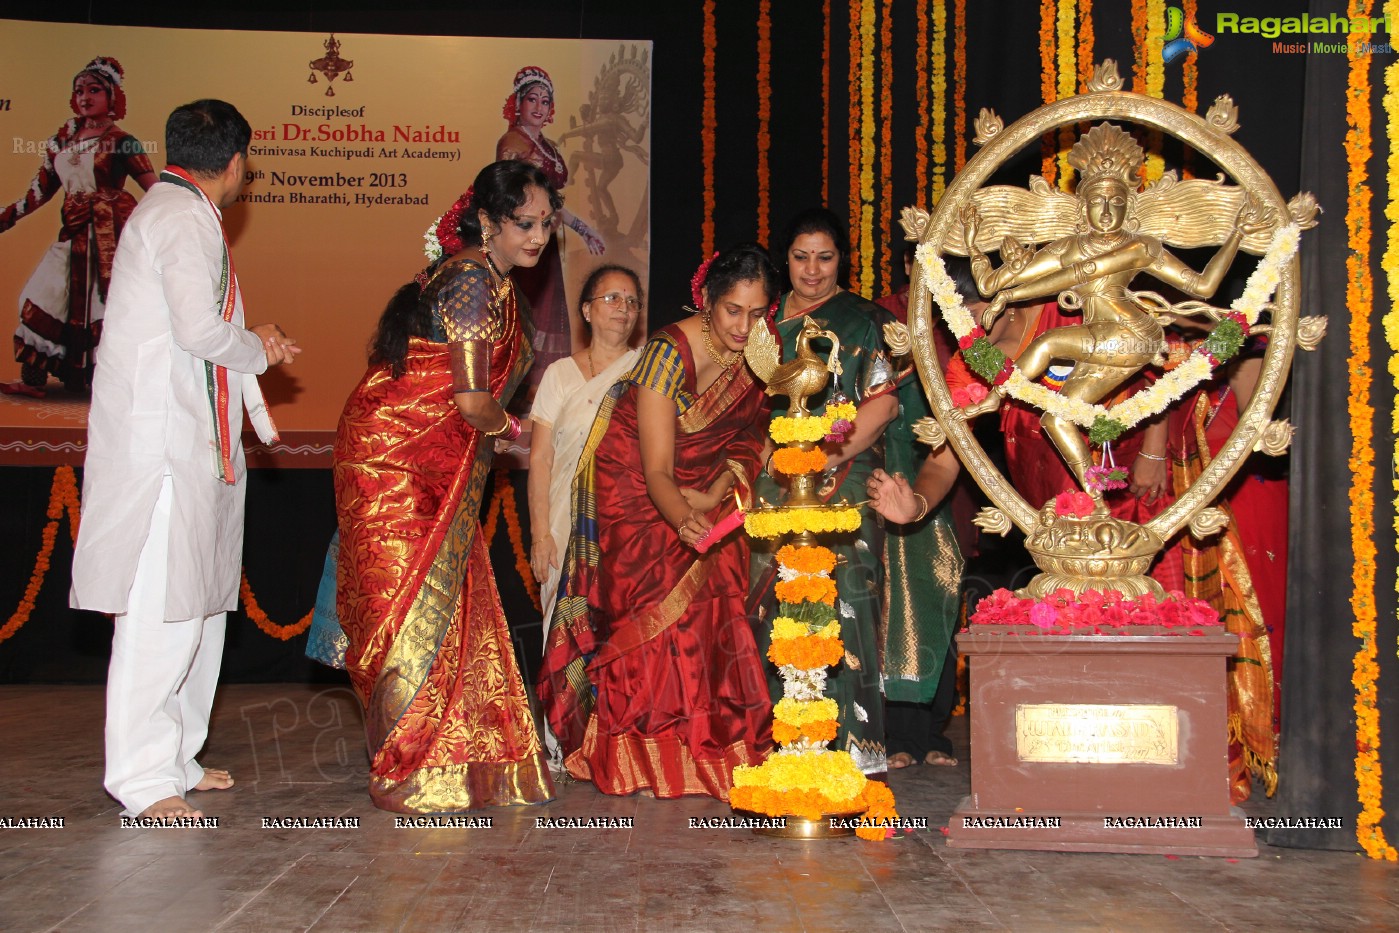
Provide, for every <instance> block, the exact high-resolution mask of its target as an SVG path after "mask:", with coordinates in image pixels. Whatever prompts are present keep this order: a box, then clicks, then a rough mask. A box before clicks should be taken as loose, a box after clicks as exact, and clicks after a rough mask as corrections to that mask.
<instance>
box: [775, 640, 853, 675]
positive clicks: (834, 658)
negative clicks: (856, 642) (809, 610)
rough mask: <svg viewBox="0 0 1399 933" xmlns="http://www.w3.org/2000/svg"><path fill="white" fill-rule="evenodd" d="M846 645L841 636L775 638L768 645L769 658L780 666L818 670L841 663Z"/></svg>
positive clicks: (802, 669)
mask: <svg viewBox="0 0 1399 933" xmlns="http://www.w3.org/2000/svg"><path fill="white" fill-rule="evenodd" d="M843 657H845V646H844V645H843V644H842V643H841V640H840V639H839V638H827V637H825V636H824V635H804V636H801V637H798V638H779V639H775V640H774V641H773V643H772V644H771V645H769V646H768V660H770V661H772V663H773V664H776V665H777V666H778V667H783V666H787V665H790V666H792V667H795V668H796V669H797V670H800V671H811V670H818V669H820V668H823V667H831V666H833V665H835V664H839V663H840V659H841V658H843Z"/></svg>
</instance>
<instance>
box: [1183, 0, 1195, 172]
mask: <svg viewBox="0 0 1399 933" xmlns="http://www.w3.org/2000/svg"><path fill="white" fill-rule="evenodd" d="M1198 7H1199V2H1198V0H1184V3H1183V4H1182V5H1181V11H1182V13H1183V14H1184V18H1185V21H1186V22H1187V23H1190V22H1194V21H1195V15H1196V14H1197V13H1198V12H1199V10H1198ZM1180 79H1181V86H1182V89H1181V95H1180V105H1181V106H1182V107H1184V108H1185V109H1186V110H1188V111H1190V112H1191V113H1197V112H1198V111H1199V109H1200V53H1199V52H1196V51H1195V50H1194V49H1191V50H1190V51H1189V52H1186V53H1185V63H1184V64H1183V65H1182V66H1181V69H1180ZM1180 177H1181V178H1194V177H1195V150H1193V149H1191V148H1190V147H1189V146H1186V147H1185V151H1184V152H1182V153H1181V158H1180Z"/></svg>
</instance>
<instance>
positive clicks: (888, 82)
mask: <svg viewBox="0 0 1399 933" xmlns="http://www.w3.org/2000/svg"><path fill="white" fill-rule="evenodd" d="M879 74H880V78H881V79H882V80H880V82H879V85H878V87H879V165H880V167H881V169H882V170H881V171H880V173H879V174H880V179H881V181H882V182H883V187H884V201H885V202H888V201H890V200H892V197H893V184H892V182H891V180H890V177H889V175H890V169H891V167H892V166H893V164H894V0H884V7H883V9H882V10H881V12H880V19H879ZM880 218H881V229H880V241H881V242H888V240H889V238H890V237H889V235H890V231H889V230H888V228H887V227H884V226H883V225H884V224H889V223H892V222H893V217H892V216H890V215H889V214H888V213H881V215H880ZM871 242H873V241H871ZM876 255H877V257H878V262H879V291H877V292H873V294H876V295H882V294H884V293H886V292H889V291H893V288H892V287H891V286H892V285H893V282H894V273H893V268H892V266H891V262H892V261H893V254H892V253H891V252H890V251H889V250H887V249H881V250H879V251H878V253H877V254H876ZM870 274H871V275H873V271H871V273H870Z"/></svg>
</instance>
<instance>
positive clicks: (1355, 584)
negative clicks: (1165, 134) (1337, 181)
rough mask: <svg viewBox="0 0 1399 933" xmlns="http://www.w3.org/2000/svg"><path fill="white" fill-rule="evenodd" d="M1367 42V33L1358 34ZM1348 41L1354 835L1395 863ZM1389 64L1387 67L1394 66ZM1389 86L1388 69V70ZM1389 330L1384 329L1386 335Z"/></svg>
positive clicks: (1353, 9)
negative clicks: (1387, 808) (1383, 719)
mask: <svg viewBox="0 0 1399 933" xmlns="http://www.w3.org/2000/svg"><path fill="white" fill-rule="evenodd" d="M1347 6H1348V8H1349V9H1348V11H1347V15H1348V16H1354V17H1360V16H1365V17H1368V16H1369V14H1370V4H1369V3H1368V2H1366V0H1351V2H1350V3H1348V4H1347ZM1355 39H1356V42H1357V43H1365V42H1367V41H1368V39H1369V35H1368V34H1366V35H1360V36H1355ZM1355 49H1356V45H1350V46H1349V51H1348V52H1347V57H1348V59H1349V74H1348V77H1347V82H1346V124H1347V128H1346V137H1345V151H1346V187H1347V189H1348V191H1349V194H1348V196H1347V198H1346V236H1347V246H1348V247H1349V249H1350V252H1349V254H1348V255H1347V256H1346V308H1347V310H1348V312H1349V314H1350V326H1349V331H1348V336H1349V338H1350V360H1349V366H1348V367H1347V369H1348V371H1349V385H1348V396H1349V400H1348V403H1347V409H1348V412H1349V414H1350V429H1351V437H1352V438H1353V441H1352V447H1351V455H1350V464H1349V465H1350V470H1351V476H1352V481H1351V488H1350V522H1351V547H1352V554H1353V558H1354V562H1355V563H1354V567H1353V569H1352V571H1351V584H1352V591H1351V608H1352V610H1353V611H1354V613H1355V620H1354V622H1352V624H1351V633H1352V634H1353V635H1354V636H1355V638H1356V639H1357V640H1358V641H1359V643H1360V644H1359V646H1358V647H1357V649H1356V652H1355V659H1354V662H1353V666H1354V673H1353V674H1352V677H1351V682H1352V683H1353V684H1354V686H1355V782H1356V796H1357V798H1358V800H1359V802H1360V815H1359V817H1358V818H1357V820H1356V827H1355V835H1356V839H1357V841H1359V843H1360V847H1361V848H1362V849H1364V850H1365V853H1366V854H1367V855H1369V856H1370V857H1371V858H1376V859H1379V858H1383V859H1388V860H1391V861H1394V860H1396V859H1399V852H1396V851H1395V849H1394V847H1393V846H1391V845H1389V843H1388V842H1387V841H1386V839H1385V835H1384V829H1383V827H1382V826H1381V825H1380V821H1381V819H1382V818H1383V816H1384V782H1383V772H1382V770H1381V765H1380V711H1379V676H1380V668H1379V663H1378V656H1379V653H1378V644H1377V638H1378V635H1379V632H1378V626H1379V618H1378V614H1377V611H1376V606H1375V594H1376V579H1375V558H1376V556H1377V550H1376V548H1375V536H1374V514H1375V501H1374V492H1373V490H1374V481H1375V449H1374V446H1373V440H1372V438H1373V433H1374V419H1375V409H1374V406H1373V405H1372V404H1371V401H1370V399H1371V388H1372V377H1371V374H1370V359H1371V343H1370V315H1371V313H1372V312H1373V310H1374V294H1373V290H1374V283H1373V281H1372V279H1371V273H1370V241H1371V230H1370V202H1371V191H1370V186H1369V183H1368V174H1367V172H1366V163H1368V162H1369V160H1370V157H1371V155H1372V138H1373V136H1372V130H1371V117H1370V91H1371V88H1370V74H1369V69H1370V62H1371V58H1370V56H1369V55H1368V54H1364V55H1362V54H1359V53H1357V52H1356V51H1355ZM1391 67H1392V66H1391ZM1386 84H1388V75H1386ZM1386 336H1387V334H1386Z"/></svg>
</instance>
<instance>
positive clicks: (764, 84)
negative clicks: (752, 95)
mask: <svg viewBox="0 0 1399 933" xmlns="http://www.w3.org/2000/svg"><path fill="white" fill-rule="evenodd" d="M771 84H772V0H761V2H760V3H759V4H758V242H759V243H766V242H767V241H768V233H769V217H770V216H771V214H772V191H771V189H770V187H769V184H770V177H769V176H770V171H769V169H768V152H769V151H770V150H771V149H772V136H771V133H770V126H771V122H772V86H771ZM706 251H707V250H706Z"/></svg>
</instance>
